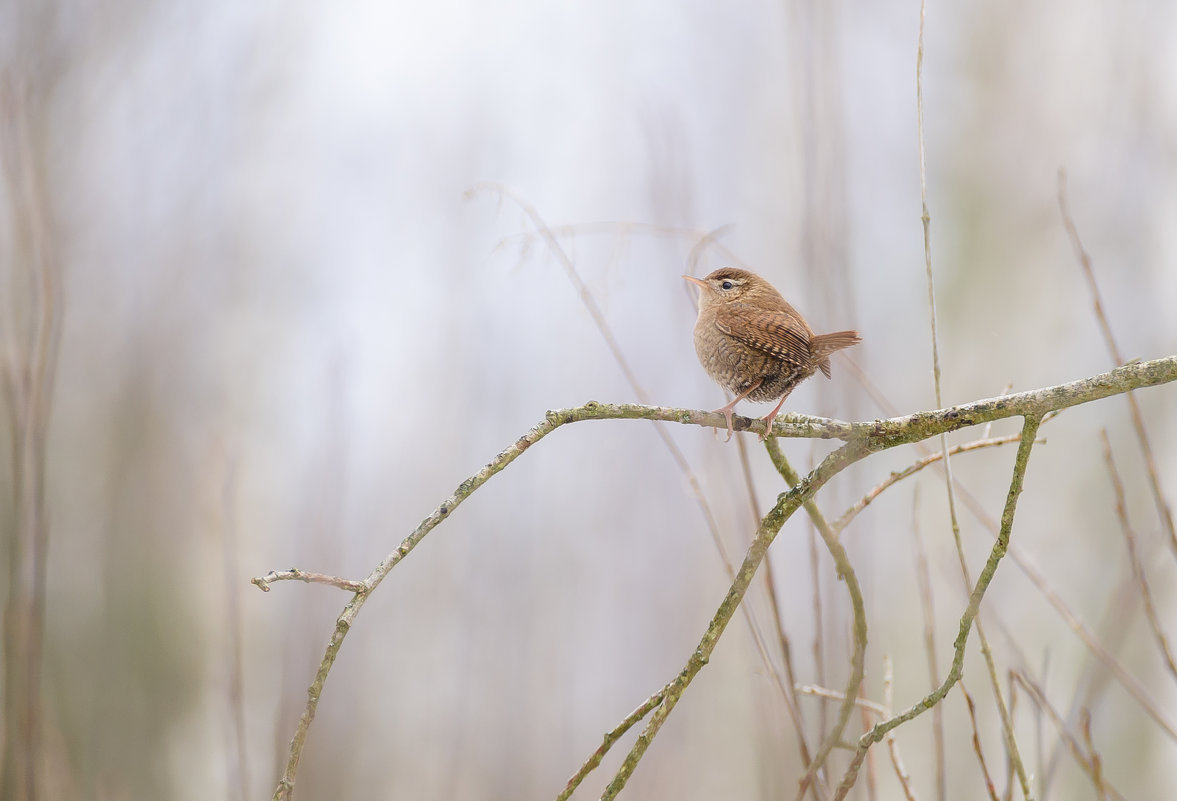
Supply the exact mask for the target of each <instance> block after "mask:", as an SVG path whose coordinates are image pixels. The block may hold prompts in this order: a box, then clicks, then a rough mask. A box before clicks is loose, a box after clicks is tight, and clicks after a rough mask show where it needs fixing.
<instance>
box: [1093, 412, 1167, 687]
mask: <svg viewBox="0 0 1177 801" xmlns="http://www.w3.org/2000/svg"><path fill="white" fill-rule="evenodd" d="M1099 437H1100V442H1101V443H1102V445H1103V461H1104V464H1106V465H1107V468H1108V480H1109V481H1111V484H1112V492H1114V493H1115V496H1116V504H1115V509H1116V518H1117V519H1119V521H1120V530H1121V531H1123V532H1124V542H1125V543H1127V545H1128V561H1129V562H1131V563H1132V575H1133V576H1134V577H1135V579H1136V585H1137V586H1138V587H1139V588H1140V597H1141V599H1142V600H1143V601H1144V616H1145V617H1146V618H1147V619H1148V627H1149V628H1150V629H1152V633H1153V636H1154V637H1155V638H1156V641H1157V647H1158V648H1160V649H1161V655H1162V656H1163V657H1164V658H1165V665H1166V666H1167V667H1168V668H1169V672H1170V673H1172V674H1173V677H1174V678H1177V661H1174V658H1173V651H1172V650H1171V649H1170V648H1169V640H1168V638H1167V637H1166V636H1165V631H1164V629H1163V628H1162V627H1161V619H1160V617H1159V616H1158V615H1157V608H1156V604H1154V603H1153V597H1152V590H1151V589H1150V588H1149V584H1148V574H1146V573H1145V572H1144V563H1143V561H1142V560H1141V558H1140V553H1139V551H1138V549H1137V547H1136V532H1135V531H1133V529H1132V524H1131V523H1129V522H1128V507H1127V504H1126V503H1125V501H1124V484H1123V482H1122V481H1121V480H1120V472H1119V470H1117V469H1116V462H1115V460H1114V459H1113V458H1112V443H1111V442H1110V441H1109V440H1108V432H1107V429H1106V428H1101V429H1100V430H1099Z"/></svg>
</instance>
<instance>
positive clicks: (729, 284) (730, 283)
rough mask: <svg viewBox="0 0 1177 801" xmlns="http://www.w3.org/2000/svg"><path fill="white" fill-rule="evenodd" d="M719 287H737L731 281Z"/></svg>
mask: <svg viewBox="0 0 1177 801" xmlns="http://www.w3.org/2000/svg"><path fill="white" fill-rule="evenodd" d="M719 286H720V288H721V289H731V288H732V287H734V286H735V284H733V283H732V282H731V281H724V282H723V283H722V284H720V285H719Z"/></svg>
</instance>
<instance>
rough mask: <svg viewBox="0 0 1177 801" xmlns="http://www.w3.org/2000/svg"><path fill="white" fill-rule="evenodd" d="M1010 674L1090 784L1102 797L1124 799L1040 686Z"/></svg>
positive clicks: (1027, 679) (1096, 757)
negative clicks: (1059, 739)
mask: <svg viewBox="0 0 1177 801" xmlns="http://www.w3.org/2000/svg"><path fill="white" fill-rule="evenodd" d="M1010 675H1011V676H1012V678H1013V680H1014V682H1016V683H1017V684H1019V685H1020V686H1021V687H1022V688H1024V689H1025V690H1026V692H1027V693H1029V695H1030V699H1031V700H1032V701H1033V702H1034V704H1035V705H1036V706H1037V707H1038V708H1039V709H1041V710H1042V711H1043V712H1045V713H1046V716H1047V717H1048V718H1050V722H1051V723H1053V724H1054V728H1055V730H1056V731H1057V732H1058V735H1059V737H1060V738H1062V741H1063V742H1064V743H1065V744H1066V746H1067V751H1069V752H1070V754H1071V756H1072V757H1074V758H1075V763H1076V764H1077V765H1078V766H1079V767H1080V768H1081V769H1082V770H1083V772H1084V773H1086V774H1087V777H1088V778H1089V779H1091V782H1092V784H1094V785H1095V786H1096V788H1097V790H1098V791H1099V792H1100V793H1101V795H1102V797H1107V796H1111V797H1112V798H1115V799H1117V800H1118V801H1124V796H1123V795H1121V793H1120V791H1119V790H1117V789H1116V788H1115V787H1112V786H1111V785H1110V784H1109V783H1108V781H1107V779H1105V778H1103V776H1102V774H1101V773H1100V767H1099V764H1098V756H1097V755H1096V754H1094V753H1084V752H1083V746H1082V745H1081V744H1080V743H1079V739H1078V738H1077V737H1075V735H1074V734H1073V733H1072V732H1071V731H1070V730H1068V729H1067V724H1066V723H1065V722H1064V721H1063V718H1062V716H1061V715H1059V713H1058V711H1056V710H1055V708H1054V707H1053V706H1051V705H1050V702H1049V701H1047V700H1046V694H1045V693H1043V692H1042V688H1041V687H1039V686H1038V685H1037V684H1036V683H1035V682H1034V681H1032V680H1031V679H1030V678H1029V677H1028V676H1026V675H1024V674H1022V673H1019V672H1017V671H1014V672H1013V673H1011V674H1010Z"/></svg>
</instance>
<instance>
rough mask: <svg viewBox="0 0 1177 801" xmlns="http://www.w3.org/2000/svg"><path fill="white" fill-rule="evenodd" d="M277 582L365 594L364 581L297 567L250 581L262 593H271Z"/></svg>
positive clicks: (273, 571)
mask: <svg viewBox="0 0 1177 801" xmlns="http://www.w3.org/2000/svg"><path fill="white" fill-rule="evenodd" d="M275 581H301V582H304V583H306V584H327V585H329V586H331V587H338V588H339V589H341V590H347V591H348V592H363V591H364V589H365V585H364V582H362V581H353V580H352V579H345V578H340V577H339V576H328V575H327V574H325V573H315V572H313V571H310V570H299V569H298V568H297V567H292V568H290V569H289V570H271V571H270V572H269V573H267V574H266V575H264V576H254V577H253V578H251V579H250V580H249V583H250V584H253V585H254V586H256V587H257V588H258V589H259V590H261V591H262V592H269V591H270V585H271V584H273V583H274V582H275Z"/></svg>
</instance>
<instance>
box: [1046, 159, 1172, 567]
mask: <svg viewBox="0 0 1177 801" xmlns="http://www.w3.org/2000/svg"><path fill="white" fill-rule="evenodd" d="M1058 207H1059V212H1060V213H1061V214H1062V217H1063V226H1064V227H1066V229H1067V235H1068V236H1069V237H1070V238H1071V245H1072V246H1073V247H1074V249H1075V255H1076V256H1077V257H1078V258H1079V265H1080V266H1081V267H1082V268H1083V275H1084V276H1085V277H1086V278H1087V287H1088V289H1090V290H1091V299H1092V303H1093V305H1094V307H1095V317H1096V319H1097V320H1098V321H1099V328H1100V331H1101V332H1102V333H1103V340H1104V342H1105V343H1106V344H1107V347H1108V353H1110V354H1111V356H1112V360H1113V361H1114V362H1115V363H1116V364H1117V365H1119V364H1124V356H1123V355H1122V354H1121V353H1120V348H1119V346H1118V345H1117V344H1116V337H1115V335H1114V334H1112V326H1111V324H1110V323H1109V322H1108V318H1107V315H1106V314H1104V311H1103V300H1102V298H1101V296H1100V292H1099V285H1098V284H1097V283H1096V281H1095V270H1094V269H1093V268H1092V266H1091V257H1090V256H1088V255H1087V249H1086V248H1084V247H1083V243H1082V241H1080V239H1079V229H1078V228H1076V227H1075V220H1074V219H1073V218H1072V217H1071V210H1070V207H1069V206H1068V204H1067V173H1066V171H1065V170H1059V172H1058ZM1127 399H1128V411H1129V413H1130V414H1131V416H1132V427H1133V429H1135V431H1136V439H1137V440H1139V442H1140V451H1141V453H1143V454H1144V464H1145V468H1146V469H1147V472H1148V485H1149V488H1150V489H1151V490H1152V497H1153V502H1154V503H1155V504H1156V507H1157V514H1158V515H1159V516H1160V518H1161V525H1162V526H1164V528H1165V532H1166V533H1167V534H1168V535H1169V547H1170V548H1171V549H1172V551H1173V553H1174V554H1175V555H1177V526H1175V525H1174V522H1173V510H1172V508H1171V507H1170V506H1169V502H1168V501H1167V500H1165V494H1164V492H1163V491H1162V490H1161V481H1160V478H1158V476H1157V463H1156V459H1154V458H1153V454H1152V444H1151V443H1150V442H1149V438H1148V432H1147V431H1146V430H1145V428H1144V415H1143V414H1142V413H1141V411H1140V404H1139V403H1137V402H1136V396H1135V395H1133V394H1132V393H1131V392H1129V393H1128V394H1127Z"/></svg>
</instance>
